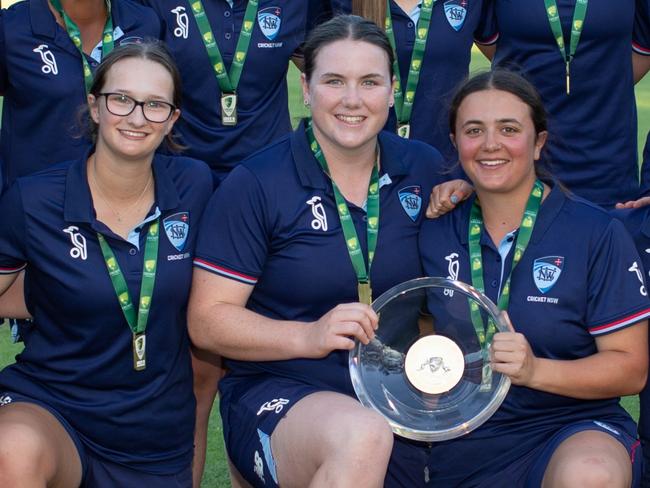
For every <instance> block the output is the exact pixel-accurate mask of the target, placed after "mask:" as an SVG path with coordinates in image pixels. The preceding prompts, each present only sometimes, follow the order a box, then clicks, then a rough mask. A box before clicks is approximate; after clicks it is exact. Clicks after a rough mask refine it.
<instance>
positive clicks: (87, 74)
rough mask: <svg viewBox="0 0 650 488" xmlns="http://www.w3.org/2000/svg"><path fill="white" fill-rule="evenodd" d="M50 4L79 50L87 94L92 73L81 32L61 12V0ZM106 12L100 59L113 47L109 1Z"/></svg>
mask: <svg viewBox="0 0 650 488" xmlns="http://www.w3.org/2000/svg"><path fill="white" fill-rule="evenodd" d="M50 3H51V4H52V7H54V10H56V11H57V12H58V13H59V15H60V16H61V17H62V18H63V21H64V23H65V29H66V31H67V32H68V35H69V36H70V39H72V42H73V43H74V45H75V46H76V47H77V49H79V53H80V54H81V62H82V64H83V73H84V83H85V86H86V93H89V92H90V87H91V85H92V84H93V72H92V70H91V69H90V65H89V64H88V60H86V55H85V54H84V51H83V47H82V44H81V32H79V28H78V27H77V24H75V23H74V22H73V21H72V19H71V18H70V17H68V14H66V13H65V10H63V7H62V6H61V0H50ZM106 12H107V15H106V23H105V24H104V33H103V35H102V59H103V58H104V56H106V55H107V54H108V53H110V52H111V51H112V50H113V46H114V45H115V41H114V39H113V18H112V16H111V2H110V0H106Z"/></svg>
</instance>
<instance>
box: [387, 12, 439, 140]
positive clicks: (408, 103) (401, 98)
mask: <svg viewBox="0 0 650 488" xmlns="http://www.w3.org/2000/svg"><path fill="white" fill-rule="evenodd" d="M435 4H436V0H424V1H423V2H422V7H421V9H420V18H419V20H418V25H417V28H416V30H415V45H414V46H413V52H412V53H411V64H410V65H409V74H408V79H407V80H406V92H405V93H404V92H403V90H402V80H401V76H400V71H399V62H398V57H397V42H396V41H395V32H394V31H393V19H392V17H391V14H390V1H387V2H386V35H387V36H388V40H389V41H390V45H391V47H392V48H393V55H394V56H395V60H394V61H393V71H394V72H395V77H396V78H397V81H396V83H395V90H394V96H395V114H396V115H397V134H398V135H400V136H401V137H404V138H406V139H408V137H409V135H410V132H411V126H410V122H411V113H412V111H413V102H414V100H415V91H416V90H417V87H418V81H419V80H420V70H421V69H422V60H423V59H424V50H425V48H426V45H427V37H428V36H429V27H430V26H431V15H432V11H433V6H434V5H435Z"/></svg>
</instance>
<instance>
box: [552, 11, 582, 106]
mask: <svg viewBox="0 0 650 488" xmlns="http://www.w3.org/2000/svg"><path fill="white" fill-rule="evenodd" d="M587 3H588V0H576V6H575V8H574V9H573V22H571V45H570V46H569V55H568V56H567V53H566V47H565V45H564V33H563V32H562V23H561V22H560V12H559V11H558V8H557V2H556V1H555V0H544V5H545V6H546V15H547V16H548V22H549V24H550V25H551V30H552V31H553V36H554V37H555V42H556V43H557V47H558V48H560V54H561V55H562V59H563V60H564V62H565V66H566V93H567V95H568V94H569V93H570V92H571V70H570V65H571V61H573V57H574V56H575V54H576V50H577V49H578V43H579V42H580V35H581V34H582V28H583V27H584V24H585V17H586V16H587Z"/></svg>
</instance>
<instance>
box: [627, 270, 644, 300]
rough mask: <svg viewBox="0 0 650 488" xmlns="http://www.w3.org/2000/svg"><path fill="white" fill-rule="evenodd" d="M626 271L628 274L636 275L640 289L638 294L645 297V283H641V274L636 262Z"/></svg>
mask: <svg viewBox="0 0 650 488" xmlns="http://www.w3.org/2000/svg"><path fill="white" fill-rule="evenodd" d="M627 270H628V271H629V272H631V273H635V274H636V277H637V278H638V279H639V282H641V287H640V288H639V293H641V295H643V296H644V297H647V296H648V292H647V290H646V289H645V283H644V282H643V274H642V273H641V269H640V268H639V265H638V263H637V262H636V261H634V263H632V266H630V267H629V268H628V269H627Z"/></svg>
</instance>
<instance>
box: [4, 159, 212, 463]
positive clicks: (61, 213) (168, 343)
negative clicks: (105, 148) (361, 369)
mask: <svg viewBox="0 0 650 488" xmlns="http://www.w3.org/2000/svg"><path fill="white" fill-rule="evenodd" d="M153 170H154V178H155V184H156V203H155V205H154V207H153V208H154V209H155V208H157V209H159V211H160V226H161V227H160V240H159V249H158V268H157V273H156V281H155V287H154V292H153V296H152V302H151V308H150V313H149V320H148V323H147V329H146V339H147V367H146V369H145V370H144V371H134V369H133V352H132V332H131V330H130V329H129V326H128V324H127V322H126V319H125V318H124V315H123V314H122V310H121V308H120V305H119V303H118V300H117V297H116V295H115V290H114V289H113V286H112V284H111V280H110V277H109V275H108V272H107V270H106V264H105V262H104V258H103V256H102V252H101V250H100V247H99V243H98V241H97V233H98V232H99V233H101V234H103V235H104V236H105V237H106V240H107V242H108V244H109V245H110V246H111V248H112V249H113V252H114V253H115V256H116V258H117V261H118V263H119V265H120V268H121V269H122V272H123V273H124V277H125V279H126V282H127V285H128V288H129V292H130V293H131V297H132V299H133V301H134V302H135V303H137V302H138V300H139V298H138V297H139V295H140V284H141V277H142V269H143V253H144V243H145V239H146V233H147V230H148V229H149V225H150V223H148V224H145V225H143V226H142V231H141V232H140V233H139V234H140V235H139V237H136V239H135V242H136V243H138V245H137V246H136V245H135V244H132V243H130V242H128V241H126V240H124V239H122V238H121V237H119V236H116V235H115V234H113V233H112V232H111V231H110V230H109V229H108V228H107V227H106V226H105V225H104V224H102V223H101V222H99V221H97V219H96V218H95V212H94V209H93V205H92V200H91V195H90V191H89V188H88V184H87V180H86V159H85V158H83V159H80V160H74V161H72V162H67V163H62V164H59V165H56V166H53V167H51V168H49V169H47V170H44V171H43V172H39V173H36V174H35V175H33V176H28V177H25V178H20V179H18V180H17V182H16V183H15V184H14V185H12V187H11V188H10V189H9V190H8V191H7V192H6V193H5V195H3V198H2V200H1V202H0V211H1V212H2V215H3V219H4V221H3V225H2V226H0V270H1V271H2V272H9V273H11V272H15V271H16V270H18V269H20V268H21V267H23V266H24V265H25V264H26V265H27V273H26V278H25V300H26V303H27V308H28V309H29V311H30V313H31V314H32V316H33V317H34V328H33V331H32V332H31V333H30V336H29V343H28V344H27V346H26V347H25V349H24V351H23V352H22V353H21V354H19V355H18V356H17V358H16V363H15V364H13V365H11V366H8V367H6V368H5V369H4V370H3V371H2V372H0V389H1V390H3V391H13V392H16V393H20V394H22V395H26V396H28V397H32V398H34V399H37V400H40V401H42V402H45V403H47V404H49V405H50V406H51V407H53V408H54V409H55V410H57V411H58V412H59V413H60V414H61V415H62V416H63V417H64V418H65V419H66V420H67V421H68V422H69V423H70V424H71V425H72V426H73V427H74V428H75V429H76V430H77V432H78V433H79V436H80V438H81V439H82V441H83V442H84V444H85V445H86V446H87V447H88V448H89V449H90V450H91V451H92V452H93V453H94V454H95V455H96V456H98V457H100V458H101V459H105V460H108V461H111V462H114V463H118V464H122V465H125V466H128V467H129V468H132V469H136V470H139V471H144V472H148V473H152V474H174V473H178V472H179V471H181V470H182V469H185V468H187V466H189V464H190V462H191V460H192V454H193V432H194V408H195V405H194V396H193V392H192V370H191V364H190V344H189V338H188V335H187V329H186V318H185V315H186V308H187V300H188V295H189V288H190V283H191V278H192V257H193V249H194V245H195V240H196V233H197V230H198V223H199V220H200V218H201V214H202V212H203V209H204V207H205V204H206V203H207V201H208V198H209V196H210V193H211V190H212V182H211V178H210V171H209V169H208V168H207V166H206V165H205V164H203V163H201V162H199V161H195V160H192V159H189V158H180V157H168V156H162V155H157V156H156V157H155V158H154V162H153ZM152 211H153V210H152Z"/></svg>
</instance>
